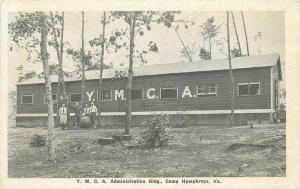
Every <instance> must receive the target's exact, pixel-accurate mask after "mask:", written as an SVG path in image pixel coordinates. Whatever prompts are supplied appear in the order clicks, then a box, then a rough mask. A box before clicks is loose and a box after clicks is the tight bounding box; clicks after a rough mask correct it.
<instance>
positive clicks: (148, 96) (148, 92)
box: [147, 88, 156, 99]
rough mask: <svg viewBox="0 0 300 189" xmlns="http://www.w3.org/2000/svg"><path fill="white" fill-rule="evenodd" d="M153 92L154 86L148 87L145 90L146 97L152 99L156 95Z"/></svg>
mask: <svg viewBox="0 0 300 189" xmlns="http://www.w3.org/2000/svg"><path fill="white" fill-rule="evenodd" d="M151 92H153V93H151ZM154 92H155V89H154V88H150V89H148V91H147V98H148V99H154V98H155V97H156V95H155V93H154Z"/></svg>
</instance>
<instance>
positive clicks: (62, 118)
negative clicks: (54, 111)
mask: <svg viewBox="0 0 300 189" xmlns="http://www.w3.org/2000/svg"><path fill="white" fill-rule="evenodd" d="M58 112H59V124H60V126H61V128H62V130H65V127H66V126H67V122H68V110H67V108H66V105H65V104H62V107H61V108H59V110H58Z"/></svg>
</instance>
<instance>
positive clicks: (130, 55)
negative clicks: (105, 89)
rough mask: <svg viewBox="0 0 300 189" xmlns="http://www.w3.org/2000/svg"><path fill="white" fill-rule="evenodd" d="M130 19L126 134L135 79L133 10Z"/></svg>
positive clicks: (129, 124)
mask: <svg viewBox="0 0 300 189" xmlns="http://www.w3.org/2000/svg"><path fill="white" fill-rule="evenodd" d="M130 17H131V21H130V43H129V67H128V84H127V90H126V92H127V96H126V102H127V108H126V125H125V135H129V134H130V127H131V112H132V105H131V90H132V80H133V70H132V67H133V52H134V37H135V22H136V20H135V13H134V12H132V14H131V16H130Z"/></svg>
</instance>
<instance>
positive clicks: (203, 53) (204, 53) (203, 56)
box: [199, 48, 211, 60]
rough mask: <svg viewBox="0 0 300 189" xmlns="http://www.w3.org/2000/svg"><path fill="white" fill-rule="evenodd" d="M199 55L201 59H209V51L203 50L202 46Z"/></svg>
mask: <svg viewBox="0 0 300 189" xmlns="http://www.w3.org/2000/svg"><path fill="white" fill-rule="evenodd" d="M199 57H200V58H201V60H210V59H211V57H210V53H209V52H208V51H207V50H205V49H204V48H201V49H200V53H199Z"/></svg>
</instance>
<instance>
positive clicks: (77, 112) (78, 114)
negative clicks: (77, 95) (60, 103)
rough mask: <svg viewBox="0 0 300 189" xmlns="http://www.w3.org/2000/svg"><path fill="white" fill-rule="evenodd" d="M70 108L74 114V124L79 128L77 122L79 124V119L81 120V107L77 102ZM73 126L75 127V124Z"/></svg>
mask: <svg viewBox="0 0 300 189" xmlns="http://www.w3.org/2000/svg"><path fill="white" fill-rule="evenodd" d="M71 108H72V109H73V111H74V113H75V122H76V125H77V126H78V127H79V122H80V118H81V112H82V110H81V106H80V104H79V102H76V104H75V106H74V107H73V106H71ZM73 126H75V124H73Z"/></svg>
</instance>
